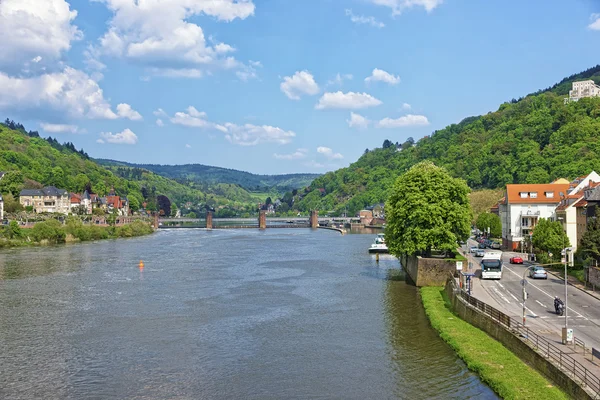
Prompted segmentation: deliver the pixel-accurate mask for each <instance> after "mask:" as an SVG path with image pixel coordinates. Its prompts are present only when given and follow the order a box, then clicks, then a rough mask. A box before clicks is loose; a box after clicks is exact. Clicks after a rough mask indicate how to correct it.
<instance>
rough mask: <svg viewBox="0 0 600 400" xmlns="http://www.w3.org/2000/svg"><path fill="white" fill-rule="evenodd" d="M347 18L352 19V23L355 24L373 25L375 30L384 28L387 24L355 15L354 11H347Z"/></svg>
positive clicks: (372, 18)
mask: <svg viewBox="0 0 600 400" xmlns="http://www.w3.org/2000/svg"><path fill="white" fill-rule="evenodd" d="M346 16H347V17H350V21H352V22H354V23H355V24H366V25H371V26H373V27H375V28H383V27H385V24H384V23H383V22H380V21H377V19H375V17H365V16H364V15H354V13H353V12H352V10H350V9H346Z"/></svg>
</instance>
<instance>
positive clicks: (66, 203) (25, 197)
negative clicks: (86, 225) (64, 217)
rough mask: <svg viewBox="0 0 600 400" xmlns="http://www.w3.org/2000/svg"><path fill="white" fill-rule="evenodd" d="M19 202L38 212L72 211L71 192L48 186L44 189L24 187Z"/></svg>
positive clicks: (65, 212)
mask: <svg viewBox="0 0 600 400" xmlns="http://www.w3.org/2000/svg"><path fill="white" fill-rule="evenodd" d="M19 202H20V203H21V205H22V206H23V207H33V210H34V211H35V212H36V213H44V212H49V213H61V214H68V213H69V212H70V211H71V201H70V196H69V192H67V191H66V190H64V189H57V188H56V187H54V186H47V187H45V188H43V189H23V190H21V193H20V194H19Z"/></svg>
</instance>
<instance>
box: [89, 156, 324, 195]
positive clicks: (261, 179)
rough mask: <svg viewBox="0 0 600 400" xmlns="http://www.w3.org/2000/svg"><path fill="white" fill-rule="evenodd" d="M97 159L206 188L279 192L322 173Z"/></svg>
mask: <svg viewBox="0 0 600 400" xmlns="http://www.w3.org/2000/svg"><path fill="white" fill-rule="evenodd" d="M96 161H97V162H98V163H99V164H101V165H105V166H111V167H114V166H125V167H132V168H143V169H146V170H148V171H152V172H154V173H156V174H159V175H162V176H165V177H167V178H171V179H176V180H178V181H180V182H181V181H187V182H195V183H196V184H199V185H205V187H211V186H212V185H215V184H233V185H238V186H240V187H242V188H244V189H246V190H248V191H252V192H275V193H280V194H282V193H284V192H286V191H291V190H293V189H297V188H303V187H305V186H308V185H310V183H311V182H312V181H313V180H314V179H315V178H316V177H318V176H320V175H319V174H285V175H256V174H251V173H249V172H244V171H237V170H234V169H227V168H220V167H211V166H208V165H202V164H184V165H159V164H131V163H127V162H123V161H114V160H105V159H97V160H96ZM263 200H264V199H263Z"/></svg>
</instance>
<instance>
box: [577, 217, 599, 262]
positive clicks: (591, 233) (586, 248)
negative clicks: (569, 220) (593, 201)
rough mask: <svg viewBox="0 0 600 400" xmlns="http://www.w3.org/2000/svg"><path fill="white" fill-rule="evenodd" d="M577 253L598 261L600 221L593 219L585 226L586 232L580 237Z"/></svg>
mask: <svg viewBox="0 0 600 400" xmlns="http://www.w3.org/2000/svg"><path fill="white" fill-rule="evenodd" d="M578 250H579V252H581V253H583V254H584V255H585V256H588V257H591V258H593V259H594V260H596V261H600V219H598V218H593V219H592V220H591V221H590V222H589V223H588V225H587V230H586V231H585V233H584V234H583V236H582V237H581V243H580V244H579V248H578Z"/></svg>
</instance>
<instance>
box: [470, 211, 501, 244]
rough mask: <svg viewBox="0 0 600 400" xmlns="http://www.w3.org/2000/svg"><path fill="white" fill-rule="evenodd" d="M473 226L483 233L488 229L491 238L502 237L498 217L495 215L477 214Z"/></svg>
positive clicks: (487, 213)
mask: <svg viewBox="0 0 600 400" xmlns="http://www.w3.org/2000/svg"><path fill="white" fill-rule="evenodd" d="M475 226H477V229H479V230H480V231H484V232H487V230H488V228H489V229H490V235H491V236H492V237H495V238H499V237H500V236H502V222H501V221H500V217H499V216H497V215H496V214H492V213H489V212H486V213H481V214H479V216H478V217H477V222H476V223H475Z"/></svg>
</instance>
